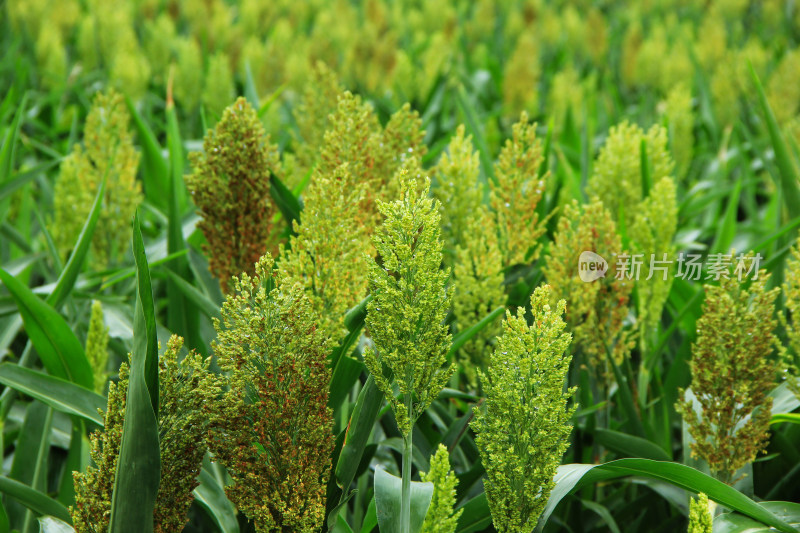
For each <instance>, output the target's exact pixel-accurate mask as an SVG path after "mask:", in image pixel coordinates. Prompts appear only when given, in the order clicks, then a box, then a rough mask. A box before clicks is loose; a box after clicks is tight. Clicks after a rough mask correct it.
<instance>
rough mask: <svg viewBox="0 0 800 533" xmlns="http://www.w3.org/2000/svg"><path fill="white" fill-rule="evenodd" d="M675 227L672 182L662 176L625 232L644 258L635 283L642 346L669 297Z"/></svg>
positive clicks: (675, 213)
mask: <svg viewBox="0 0 800 533" xmlns="http://www.w3.org/2000/svg"><path fill="white" fill-rule="evenodd" d="M677 226H678V205H677V199H676V194H675V182H674V181H673V180H672V178H670V177H669V176H664V177H663V178H661V179H660V180H659V181H658V182H657V183H656V184H655V186H654V187H653V190H652V191H650V194H649V195H648V196H647V198H645V199H644V200H643V201H642V202H641V203H640V204H639V206H638V207H637V208H636V214H635V215H634V218H633V224H632V226H631V227H630V230H629V232H628V235H629V236H630V240H631V244H632V246H633V248H634V249H635V250H636V251H637V252H639V253H640V254H641V255H642V256H643V259H642V265H641V272H640V273H639V279H638V280H635V283H636V290H637V291H638V293H639V297H638V311H639V317H638V320H639V334H640V340H641V341H642V342H644V340H645V334H646V333H647V332H649V331H651V330H653V328H655V327H656V326H658V323H659V322H660V320H661V311H662V309H663V308H664V304H665V303H666V301H667V297H669V290H670V288H671V287H672V280H673V279H674V268H673V265H674V255H675V245H673V244H672V240H673V237H674V236H675V230H676V228H677ZM651 260H652V261H651ZM664 265H666V266H664Z"/></svg>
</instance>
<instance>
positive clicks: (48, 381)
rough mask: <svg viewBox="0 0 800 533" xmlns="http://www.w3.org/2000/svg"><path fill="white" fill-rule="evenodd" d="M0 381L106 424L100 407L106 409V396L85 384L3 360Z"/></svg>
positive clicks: (73, 412)
mask: <svg viewBox="0 0 800 533" xmlns="http://www.w3.org/2000/svg"><path fill="white" fill-rule="evenodd" d="M0 383H2V384H3V385H5V386H7V387H11V388H12V389H14V390H16V391H19V392H21V393H23V394H27V395H28V396H31V397H32V398H36V399H37V400H39V401H40V402H42V403H45V404H47V405H49V406H50V407H52V408H53V409H55V410H56V411H59V412H62V413H66V414H68V415H76V416H79V417H81V418H84V419H86V420H88V421H90V422H93V423H95V424H97V425H98V426H102V425H103V418H102V417H101V416H100V414H99V413H98V412H97V410H98V409H105V407H106V399H105V398H103V397H102V396H100V395H99V394H97V393H96V392H94V391H93V390H90V389H87V388H86V387H82V386H80V385H76V384H75V383H72V382H71V381H67V380H65V379H61V378H57V377H55V376H50V375H48V374H44V373H42V372H38V371H36V370H31V369H30V368H24V367H21V366H19V365H17V364H14V363H2V364H0Z"/></svg>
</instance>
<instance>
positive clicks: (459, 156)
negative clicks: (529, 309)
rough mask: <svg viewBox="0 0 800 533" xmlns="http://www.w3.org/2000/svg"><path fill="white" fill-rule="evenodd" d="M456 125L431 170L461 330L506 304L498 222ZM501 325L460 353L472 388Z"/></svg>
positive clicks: (473, 153) (488, 329)
mask: <svg viewBox="0 0 800 533" xmlns="http://www.w3.org/2000/svg"><path fill="white" fill-rule="evenodd" d="M464 132H465V130H464V126H463V125H462V126H459V127H458V129H456V133H455V135H454V136H453V138H452V139H451V140H450V144H449V146H448V151H447V153H444V154H442V157H441V159H439V162H438V164H437V165H436V169H435V176H436V180H437V182H438V187H437V188H436V189H435V190H434V192H435V195H436V197H437V199H439V201H440V202H441V213H442V229H443V232H444V233H445V235H446V237H447V239H446V242H447V243H448V245H449V246H450V247H451V248H452V252H453V253H454V256H455V257H454V259H453V258H452V256H451V259H450V261H447V256H445V262H446V263H452V264H453V279H454V281H455V290H454V293H453V314H454V315H455V324H456V327H457V328H458V329H459V330H463V329H465V328H468V327H469V326H471V325H472V324H475V323H476V322H478V321H480V320H481V319H482V318H483V317H485V316H486V315H487V314H488V313H490V312H491V311H492V310H494V309H496V308H497V307H499V306H501V305H503V304H504V303H505V301H506V296H505V292H504V290H503V279H504V276H503V256H502V254H501V252H500V248H499V245H498V238H497V237H498V233H499V232H498V230H497V222H496V219H495V216H494V214H493V213H491V212H490V211H489V209H488V208H487V206H486V205H484V203H483V196H484V189H483V186H482V185H481V184H480V182H479V173H480V161H479V158H478V153H477V152H476V151H475V149H474V148H473V146H472V136H466V137H465V133H464ZM499 326H500V324H499V320H497V321H495V322H493V323H492V324H489V325H487V326H486V327H485V328H484V329H483V330H481V331H480V332H479V333H478V334H477V335H476V336H475V337H474V338H472V339H471V340H470V341H469V342H467V343H466V344H465V345H464V346H463V347H462V348H461V350H459V360H460V362H461V364H462V367H463V369H464V373H465V377H466V378H467V381H468V382H469V384H470V385H472V386H475V385H477V374H476V372H475V370H476V369H477V368H481V367H483V366H484V364H485V359H486V350H487V343H488V342H489V341H490V340H492V339H494V337H495V336H496V335H497V333H498V332H499Z"/></svg>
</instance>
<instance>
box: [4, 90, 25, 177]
mask: <svg viewBox="0 0 800 533" xmlns="http://www.w3.org/2000/svg"><path fill="white" fill-rule="evenodd" d="M27 103H28V94H27V93H26V94H24V95H23V96H22V101H21V102H20V103H19V106H18V107H17V112H16V113H15V114H14V120H13V121H12V122H11V126H10V127H9V128H8V129H7V130H6V135H5V137H4V138H3V145H2V146H0V184H3V183H5V182H6V181H8V179H9V177H10V176H11V169H12V168H14V151H15V149H16V147H17V139H18V138H19V128H20V124H22V115H24V114H25V108H26V107H27V105H26V104H27Z"/></svg>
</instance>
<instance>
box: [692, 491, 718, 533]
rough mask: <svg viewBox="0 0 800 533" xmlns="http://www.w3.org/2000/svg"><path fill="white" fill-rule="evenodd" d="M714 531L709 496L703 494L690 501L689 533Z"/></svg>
mask: <svg viewBox="0 0 800 533" xmlns="http://www.w3.org/2000/svg"><path fill="white" fill-rule="evenodd" d="M712 530H713V517H712V515H711V510H710V508H709V502H708V496H706V495H705V494H703V493H702V492H701V493H700V494H698V495H697V498H690V499H689V533H711V532H712Z"/></svg>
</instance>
